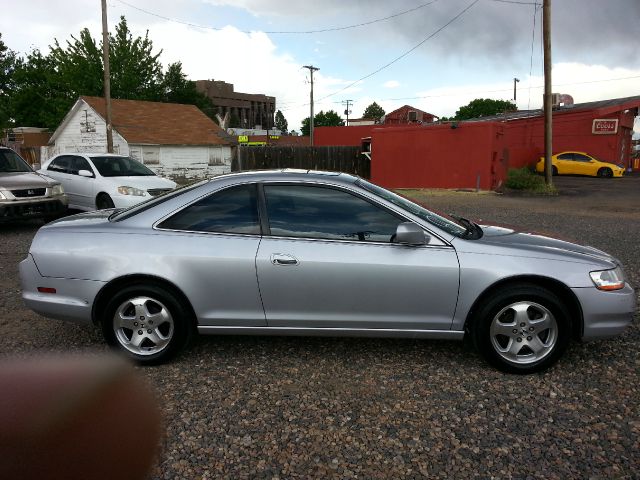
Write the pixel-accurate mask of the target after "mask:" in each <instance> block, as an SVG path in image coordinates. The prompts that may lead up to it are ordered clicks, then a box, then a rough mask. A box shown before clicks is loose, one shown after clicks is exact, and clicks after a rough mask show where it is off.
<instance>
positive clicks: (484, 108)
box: [448, 98, 518, 120]
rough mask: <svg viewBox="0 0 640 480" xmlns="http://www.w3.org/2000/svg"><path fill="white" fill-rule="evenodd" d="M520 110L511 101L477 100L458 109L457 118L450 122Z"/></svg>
mask: <svg viewBox="0 0 640 480" xmlns="http://www.w3.org/2000/svg"><path fill="white" fill-rule="evenodd" d="M516 110H518V107H516V105H515V103H513V102H511V101H509V100H493V99H490V98H476V99H475V100H472V101H471V102H469V104H468V105H464V106H462V107H460V108H459V109H458V111H457V112H456V115H455V117H453V118H451V119H448V120H469V119H471V118H479V117H489V116H491V115H498V114H500V113H504V112H514V111H516Z"/></svg>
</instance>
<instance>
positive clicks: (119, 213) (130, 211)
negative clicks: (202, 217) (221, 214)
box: [109, 180, 209, 222]
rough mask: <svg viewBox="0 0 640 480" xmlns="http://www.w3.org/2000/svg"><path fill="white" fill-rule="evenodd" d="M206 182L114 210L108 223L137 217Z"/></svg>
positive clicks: (179, 188) (185, 186)
mask: <svg viewBox="0 0 640 480" xmlns="http://www.w3.org/2000/svg"><path fill="white" fill-rule="evenodd" d="M207 182H209V180H202V181H200V182H196V183H192V184H189V185H184V186H182V187H178V188H176V189H175V190H170V191H169V192H166V193H163V194H161V195H158V196H157V197H153V198H151V199H149V200H147V201H145V202H142V203H138V204H136V205H134V206H132V207H129V208H124V209H120V210H116V211H115V212H114V213H112V214H111V215H110V216H109V221H111V222H119V221H121V220H126V219H127V218H129V217H133V216H134V215H137V214H138V213H140V212H144V211H145V210H148V209H149V208H151V207H155V206H156V205H159V204H160V203H163V202H166V201H167V200H171V199H172V198H174V197H177V196H179V195H182V194H183V193H187V192H189V191H191V190H193V189H194V188H196V187H199V186H200V185H204V184H205V183H207Z"/></svg>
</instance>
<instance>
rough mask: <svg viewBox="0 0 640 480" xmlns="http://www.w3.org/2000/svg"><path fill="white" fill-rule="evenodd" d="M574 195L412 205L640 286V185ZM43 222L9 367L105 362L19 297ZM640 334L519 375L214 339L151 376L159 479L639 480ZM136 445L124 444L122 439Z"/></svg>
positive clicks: (0, 277)
mask: <svg viewBox="0 0 640 480" xmlns="http://www.w3.org/2000/svg"><path fill="white" fill-rule="evenodd" d="M554 181H555V182H556V184H557V186H558V188H559V190H560V195H558V196H549V197H539V196H524V195H518V196H515V195H494V194H476V193H468V192H412V195H414V196H417V197H418V200H420V201H421V202H423V203H426V204H428V205H429V206H431V207H433V208H435V209H437V210H440V211H444V212H452V213H455V214H458V215H462V216H465V217H468V218H471V219H475V220H480V219H481V220H483V221H487V222H488V221H495V222H497V223H501V224H509V225H516V226H521V227H524V228H527V229H532V230H535V231H538V232H546V233H554V234H556V235H557V236H560V237H562V238H566V239H569V240H574V241H578V242H581V243H585V244H588V245H592V246H594V247H597V248H600V249H603V250H605V251H607V252H609V253H611V254H613V255H615V256H616V257H618V258H619V259H620V260H621V261H622V262H623V264H624V265H625V268H626V273H627V277H628V279H629V281H630V283H631V284H632V285H633V286H634V287H635V288H636V289H638V288H639V287H640V248H639V241H638V238H640V176H638V175H635V176H630V177H625V178H621V179H599V178H579V177H556V178H554ZM40 225H41V223H40V222H38V221H35V220H34V221H32V222H26V223H21V224H19V223H15V224H5V225H2V224H0V237H1V238H2V242H1V243H0V355H2V356H7V355H10V356H27V355H33V354H41V353H46V352H69V351H73V352H104V351H106V347H105V346H104V343H103V341H102V338H101V335H100V334H99V332H98V331H95V330H92V329H89V328H83V327H80V326H76V325H74V324H66V323H63V322H59V321H54V320H47V319H44V318H41V317H39V316H38V315H36V314H35V313H33V312H31V311H29V310H27V309H26V308H25V307H24V306H23V305H22V301H21V299H20V285H19V281H18V275H17V264H18V262H19V261H21V260H22V259H23V258H24V257H25V256H26V254H27V251H28V248H29V244H30V241H31V239H32V237H33V235H34V233H35V231H36V230H37V228H38V227H39V226H40ZM639 347H640V327H639V318H638V314H636V318H635V322H634V324H633V325H632V326H631V327H630V328H629V329H628V330H627V331H626V332H625V334H624V335H622V336H620V337H617V338H614V339H610V340H605V341H599V342H594V343H589V344H584V345H581V344H577V343H574V344H572V345H571V346H570V348H569V350H568V351H567V353H566V354H565V356H564V357H563V358H562V359H561V360H560V362H559V363H558V364H557V365H556V366H555V367H554V368H552V369H551V370H550V371H548V372H546V373H544V374H539V375H532V376H525V377H522V376H513V375H506V374H503V373H500V372H498V371H496V370H494V369H492V368H491V367H489V366H487V365H486V364H485V363H484V362H483V361H482V359H481V358H480V357H479V356H478V355H477V354H476V353H475V352H474V351H473V350H472V349H471V348H470V347H468V346H466V345H464V344H463V343H462V342H460V343H457V342H448V341H424V340H383V339H345V338H340V339H336V338H295V337H202V338H200V339H198V340H196V341H195V342H194V344H193V345H192V347H191V348H190V349H189V350H188V351H187V352H186V353H185V354H183V355H181V356H180V357H179V358H178V359H177V360H176V361H174V362H173V363H171V364H168V365H163V366H159V367H153V368H141V369H139V371H140V373H141V374H142V375H143V376H145V377H146V378H147V379H148V380H149V381H150V382H151V384H152V385H153V386H154V388H155V391H156V394H157V397H158V401H159V405H160V406H161V408H162V410H163V412H164V416H165V431H166V434H165V437H164V440H163V445H162V450H161V452H160V454H159V458H158V462H157V465H156V467H155V469H154V472H153V477H154V478H167V479H170V478H171V479H172V478H231V479H237V478H281V479H285V478H326V477H334V478H367V479H372V478H385V479H386V478H420V477H428V478H470V477H479V478H490V477H496V478H510V477H513V478H567V477H568V478H604V477H610V478H637V476H638V472H640V407H639V403H640V393H639V392H640V388H639V387H638V385H639V384H640V375H639V372H640V348H639ZM123 434H126V432H123Z"/></svg>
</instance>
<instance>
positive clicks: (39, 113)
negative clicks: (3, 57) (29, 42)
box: [9, 50, 75, 128]
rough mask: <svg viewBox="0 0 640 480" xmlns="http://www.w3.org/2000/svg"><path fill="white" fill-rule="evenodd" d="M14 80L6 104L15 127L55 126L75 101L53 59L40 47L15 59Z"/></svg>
mask: <svg viewBox="0 0 640 480" xmlns="http://www.w3.org/2000/svg"><path fill="white" fill-rule="evenodd" d="M13 82H14V89H13V91H12V93H11V98H10V102H9V106H10V112H11V116H12V118H13V119H14V123H15V125H18V126H31V127H47V128H55V127H57V126H58V125H59V123H60V121H61V120H62V118H63V117H64V115H65V114H66V113H67V111H68V110H69V109H70V108H71V106H72V105H73V102H74V101H75V98H74V97H73V95H72V94H71V93H70V91H69V85H67V84H64V83H62V81H61V79H60V75H59V74H58V72H57V71H56V68H55V64H54V62H53V60H52V58H51V57H50V56H46V55H43V54H42V53H41V52H40V51H39V50H33V51H32V52H31V53H29V54H28V55H27V57H26V58H19V59H18V60H17V61H16V66H15V70H14V73H13Z"/></svg>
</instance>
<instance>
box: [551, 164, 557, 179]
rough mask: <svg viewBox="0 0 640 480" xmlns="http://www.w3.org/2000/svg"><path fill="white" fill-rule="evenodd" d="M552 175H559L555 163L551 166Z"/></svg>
mask: <svg viewBox="0 0 640 480" xmlns="http://www.w3.org/2000/svg"><path fill="white" fill-rule="evenodd" d="M551 175H553V176H554V177H557V176H558V168H557V167H556V166H555V165H553V166H552V167H551Z"/></svg>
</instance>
